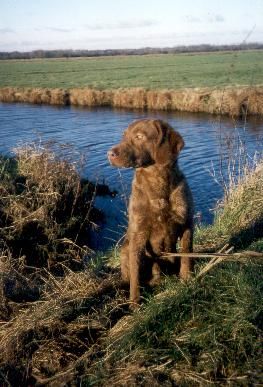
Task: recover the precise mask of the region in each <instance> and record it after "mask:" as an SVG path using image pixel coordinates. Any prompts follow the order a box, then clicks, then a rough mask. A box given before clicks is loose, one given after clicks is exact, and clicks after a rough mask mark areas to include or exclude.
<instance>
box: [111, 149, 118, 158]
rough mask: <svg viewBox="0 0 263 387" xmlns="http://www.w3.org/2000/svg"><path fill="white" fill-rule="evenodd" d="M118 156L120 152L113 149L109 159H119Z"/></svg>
mask: <svg viewBox="0 0 263 387" xmlns="http://www.w3.org/2000/svg"><path fill="white" fill-rule="evenodd" d="M118 155H119V152H118V151H117V149H114V148H112V149H110V150H109V151H108V157H109V158H111V159H114V158H116V157H118Z"/></svg>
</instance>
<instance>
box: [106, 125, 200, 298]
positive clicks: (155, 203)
mask: <svg viewBox="0 0 263 387" xmlns="http://www.w3.org/2000/svg"><path fill="white" fill-rule="evenodd" d="M183 146H184V141H183V139H182V137H181V135H180V134H179V133H178V132H175V131H174V130H173V129H172V127H171V126H170V125H169V124H167V123H165V122H163V121H161V120H154V119H153V120H150V119H147V120H139V121H136V122H134V123H132V124H131V125H130V126H129V127H128V129H127V130H125V132H124V136H123V139H122V141H121V143H120V144H119V145H117V146H114V147H113V148H112V149H111V150H110V151H109V152H108V158H109V161H110V163H111V164H112V165H114V166H116V167H133V168H135V176H134V179H133V183H132V194H131V198H130V203H129V225H128V230H127V234H126V238H125V241H124V244H123V246H122V249H121V273H122V278H123V280H124V281H126V282H129V283H130V300H131V302H132V303H133V304H137V303H138V302H139V298H140V284H141V283H142V282H146V283H147V282H148V283H150V284H153V283H157V282H158V281H159V279H160V273H161V272H162V271H165V270H166V272H168V273H170V272H176V269H177V267H178V261H177V260H176V259H173V260H171V261H169V262H167V261H165V260H163V259H161V257H160V256H161V255H162V254H163V253H165V252H176V244H177V241H178V238H180V245H181V251H182V252H191V251H192V244H193V200H192V195H191V191H190V188H189V186H188V184H187V182H186V179H185V177H184V175H183V174H182V172H181V171H180V170H179V168H178V165H177V158H178V154H179V152H180V151H181V149H182V148H183ZM177 271H179V272H180V277H181V278H182V279H187V278H188V277H189V275H190V272H191V260H190V258H189V257H185V256H184V257H182V258H181V264H180V270H177Z"/></svg>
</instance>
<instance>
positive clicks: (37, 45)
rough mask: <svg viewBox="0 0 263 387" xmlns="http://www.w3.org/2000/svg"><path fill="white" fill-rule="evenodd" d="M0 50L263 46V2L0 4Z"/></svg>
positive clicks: (34, 0) (55, 0)
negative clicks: (256, 44)
mask: <svg viewBox="0 0 263 387" xmlns="http://www.w3.org/2000/svg"><path fill="white" fill-rule="evenodd" d="M0 15H1V17H0V51H13V50H19V51H30V50H35V49H78V48H79V49H107V48H139V47H165V46H169V47H171V46H177V45H189V44H201V43H210V44H232V43H241V42H243V41H244V40H246V41H247V42H261V43H262V42H263V0H250V1H248V0H210V1H208V0H195V1H194V0H158V1H157V0H86V1H85V0H0Z"/></svg>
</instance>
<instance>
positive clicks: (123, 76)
mask: <svg viewBox="0 0 263 387" xmlns="http://www.w3.org/2000/svg"><path fill="white" fill-rule="evenodd" d="M262 83H263V51H239V52H218V53H202V54H199V53H196V54H176V55H145V56H140V55H139V56H115V57H103V58H82V59H56V60H48V59H41V60H36V59H35V60H25V61H23V60H11V61H8V60H7V61H0V87H5V86H11V87H33V88H37V87H41V88H63V89H71V88H76V87H77V88H79V87H80V88H82V87H87V88H95V89H98V90H101V89H103V90H105V89H119V88H134V87H142V88H145V89H150V90H156V89H158V90H159V89H178V88H192V87H223V86H241V85H251V86H252V85H259V84H262Z"/></svg>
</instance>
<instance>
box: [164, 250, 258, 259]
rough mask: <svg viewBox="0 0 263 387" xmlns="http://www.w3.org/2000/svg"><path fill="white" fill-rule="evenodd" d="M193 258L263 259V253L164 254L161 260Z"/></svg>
mask: <svg viewBox="0 0 263 387" xmlns="http://www.w3.org/2000/svg"><path fill="white" fill-rule="evenodd" d="M170 257H191V258H224V257H225V258H232V259H234V258H263V253H258V252H256V251H243V252H242V253H231V254H230V253H229V254H227V253H163V254H162V255H161V258H170Z"/></svg>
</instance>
